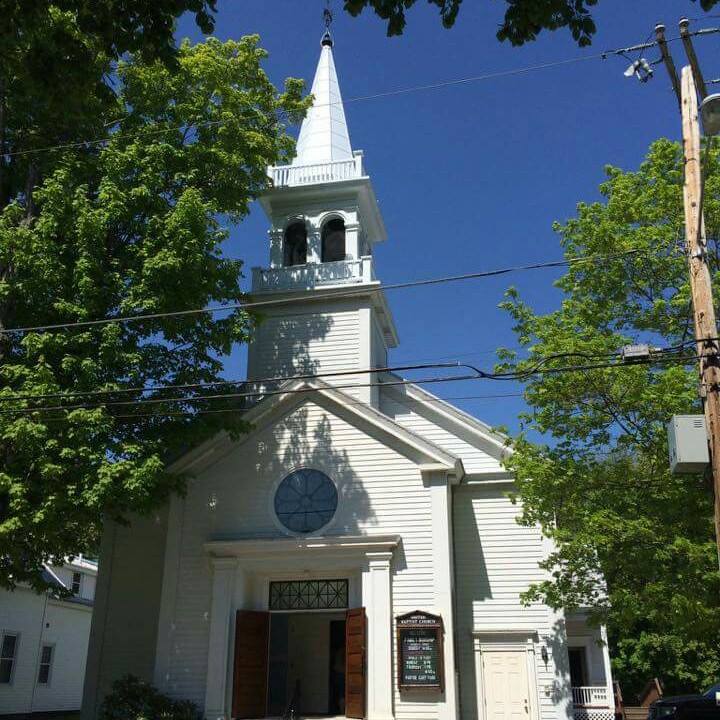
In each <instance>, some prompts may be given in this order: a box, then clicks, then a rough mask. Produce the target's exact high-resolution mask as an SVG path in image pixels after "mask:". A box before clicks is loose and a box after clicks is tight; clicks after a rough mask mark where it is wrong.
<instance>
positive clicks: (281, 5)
mask: <svg viewBox="0 0 720 720" xmlns="http://www.w3.org/2000/svg"><path fill="white" fill-rule="evenodd" d="M324 5H325V3H324V2H323V1H322V0H218V15H217V24H216V32H215V35H216V36H217V37H219V38H220V39H227V38H237V37H240V36H242V35H246V34H250V33H258V34H259V35H260V37H261V44H262V45H263V47H265V48H266V49H267V50H268V51H269V53H270V56H269V58H268V60H267V62H266V66H265V67H266V70H267V72H268V74H269V75H270V77H271V79H272V80H273V81H274V82H275V83H276V84H281V83H282V81H283V80H284V78H285V77H287V76H293V77H301V78H305V79H306V80H307V83H308V89H309V85H310V84H311V82H312V77H313V74H314V71H315V66H316V63H317V59H318V55H319V51H320V46H319V41H320V37H321V35H322V31H323V25H322V9H323V7H324ZM333 5H334V7H333V10H334V15H335V21H334V23H333V35H334V38H335V48H334V50H335V63H336V66H337V71H338V76H339V79H340V85H341V89H342V92H343V97H344V99H345V111H346V115H347V120H348V125H349V129H350V138H351V141H352V145H353V147H354V148H355V149H358V148H360V149H363V150H364V151H365V160H366V167H367V169H368V170H369V173H370V175H371V177H372V180H373V184H374V187H375V192H376V194H377V196H378V198H379V201H380V205H381V209H382V212H383V216H384V219H385V224H386V226H387V229H388V240H387V242H386V243H384V244H382V245H379V246H377V248H376V256H375V257H376V271H377V273H378V275H379V277H380V279H381V280H383V281H384V282H386V283H392V282H401V281H404V280H412V279H416V278H424V277H434V276H439V275H450V274H457V273H465V272H472V271H480V270H485V269H492V268H498V267H504V266H508V265H518V264H527V263H534V262H542V261H545V260H556V259H559V258H561V252H560V248H559V243H558V238H557V236H556V235H555V233H553V231H552V223H553V221H554V220H563V219H565V218H568V217H570V216H572V215H573V213H574V209H575V206H576V204H577V203H578V202H580V201H585V202H587V201H593V200H595V199H597V198H598V197H599V194H598V189H597V188H598V184H599V183H600V182H602V180H603V177H604V173H603V167H604V166H605V165H606V164H612V165H616V166H619V167H622V168H626V169H633V168H635V167H637V165H638V164H639V163H640V162H641V160H642V158H643V156H644V153H645V151H646V149H647V147H648V145H649V143H650V142H652V140H654V139H655V138H658V137H670V138H673V139H678V138H679V134H680V118H679V114H678V111H677V106H676V104H675V100H674V97H673V94H672V90H671V88H670V84H669V81H668V79H667V76H666V75H665V73H664V69H663V68H662V66H658V67H657V68H656V77H655V78H654V79H653V80H652V81H651V82H649V83H646V84H640V83H639V82H637V81H636V80H634V79H627V78H625V77H623V71H624V70H625V67H626V66H627V62H626V61H625V60H623V59H618V58H609V59H607V60H600V59H594V60H587V61H586V62H578V63H573V64H568V65H564V66H562V67H557V68H552V69H545V70H539V71H536V72H530V73H526V74H521V75H516V76H511V77H502V78H497V79H489V80H484V81H480V82H471V83H466V84H462V85H456V86H453V87H446V88H442V89H438V90H428V91H423V92H413V93H407V94H402V95H395V96H390V97H385V98H378V99H370V100H361V101H352V98H357V97H360V96H365V95H372V94H376V93H380V92H384V91H388V90H394V89H398V88H405V87H411V86H416V85H427V84H432V83H436V82H441V81H444V80H451V79H456V78H463V77H468V76H477V75H482V74H485V73H493V72H498V71H505V70H513V69H516V68H522V67H525V66H530V65H536V64H542V63H549V62H554V61H558V60H566V59H569V58H576V57H583V56H587V55H594V54H596V53H598V52H600V51H602V50H606V49H611V48H617V47H626V46H629V45H634V44H636V43H640V42H643V41H645V40H647V39H649V36H650V35H651V33H652V31H653V27H654V25H655V23H656V22H664V23H665V24H666V25H667V28H668V31H667V35H668V37H674V36H676V35H677V21H678V20H679V19H680V17H681V16H682V14H683V13H685V14H687V15H688V16H689V17H691V18H695V17H698V18H702V19H699V20H698V21H697V22H693V23H692V27H694V28H698V27H708V26H712V25H713V24H720V19H717V18H712V17H708V16H704V17H703V14H702V12H701V10H700V8H699V6H698V4H697V3H695V2H691V1H690V0H633V2H632V3H630V2H627V0H601V1H600V4H599V6H598V7H597V8H596V10H595V12H594V15H595V19H596V22H597V25H598V33H597V35H596V37H595V40H594V42H593V45H592V46H591V47H590V48H583V49H580V48H578V47H577V46H576V45H575V44H574V43H573V41H572V38H571V36H570V34H569V33H568V32H567V31H565V30H559V31H557V32H554V33H544V34H543V35H541V37H540V39H539V40H538V41H536V42H534V43H530V44H527V45H525V46H523V47H520V48H514V47H511V46H509V45H507V44H500V43H499V42H498V41H497V40H496V39H495V31H496V28H497V26H498V24H499V22H500V20H501V17H502V12H503V10H504V7H505V3H504V2H499V1H498V0H495V1H494V2H492V1H491V0H465V2H464V3H463V6H462V10H461V12H460V15H459V17H458V21H457V23H456V26H455V27H454V28H453V29H451V30H445V29H444V28H443V27H442V25H441V24H440V22H439V19H438V16H437V13H436V10H435V9H433V8H432V7H430V6H429V5H428V4H427V3H425V2H423V0H418V3H417V5H416V7H415V8H413V10H412V11H411V12H410V13H409V14H408V26H407V28H406V30H405V33H404V35H402V36H401V37H393V38H388V37H387V36H386V35H385V26H384V23H383V22H382V21H381V20H380V19H379V18H377V17H376V16H375V15H374V14H373V13H371V12H369V11H365V13H363V14H362V15H361V16H360V17H358V18H351V17H350V16H349V15H347V14H346V13H344V11H343V10H342V9H341V0H333ZM177 34H178V37H190V38H191V39H192V40H200V39H201V34H200V33H199V31H198V30H197V28H195V26H194V24H193V21H192V19H191V18H190V17H185V18H182V19H181V22H180V24H179V27H178V33H177ZM718 43H720V36H710V37H708V38H705V39H701V40H698V41H696V48H697V49H698V52H699V55H700V57H701V62H702V63H703V67H704V68H705V72H706V76H707V77H713V78H714V77H717V76H720V62H718V53H717V50H718ZM671 49H672V51H673V54H674V56H675V59H676V63H677V64H678V67H680V66H681V65H683V64H685V57H684V54H683V52H682V46H681V44H680V43H677V42H676V43H671ZM646 54H647V56H648V58H649V59H650V60H654V59H656V58H657V56H658V52H657V51H656V50H655V49H651V50H649V51H647V53H646ZM267 227H268V225H267V220H266V218H265V216H264V214H263V212H262V210H261V209H260V207H259V206H255V207H254V209H253V211H252V213H251V215H250V217H249V218H248V219H247V220H246V221H245V222H243V223H242V224H241V225H240V226H238V227H236V228H234V229H233V231H232V235H231V238H230V239H229V241H228V243H227V253H228V254H229V255H232V256H234V257H240V258H243V259H244V260H245V261H246V263H247V266H246V269H247V272H246V274H247V275H249V268H250V267H252V266H256V265H267V263H268V246H267V234H266V232H267ZM557 276H558V274H557V272H556V271H553V270H537V271H531V272H525V273H520V274H515V275H512V276H504V277H500V278H497V279H487V280H477V281H467V282H464V283H453V284H448V285H441V286H433V287H426V288H419V289H411V290H396V291H391V292H389V293H388V299H389V302H390V306H391V308H392V310H393V312H394V315H395V321H396V324H397V327H398V331H399V334H400V341H401V342H400V347H398V348H397V349H396V350H394V351H393V352H392V353H391V357H390V361H391V363H392V364H400V363H405V362H414V361H431V360H435V359H442V360H447V359H451V358H456V359H458V360H464V361H467V362H472V363H473V364H476V365H480V366H482V367H489V366H492V363H493V361H494V355H493V352H494V350H495V348H497V347H499V346H502V345H505V346H514V345H515V344H516V343H515V339H514V336H513V333H512V327H511V322H510V319H509V318H508V317H507V315H506V314H505V313H504V312H502V311H501V310H499V309H498V307H497V305H498V303H499V302H500V301H501V300H502V296H503V292H504V291H505V289H506V288H507V287H508V285H510V284H512V285H515V286H516V287H517V288H518V289H519V290H520V293H521V295H522V297H523V298H524V299H525V300H526V301H528V302H529V303H531V305H532V306H533V307H534V308H535V309H536V310H540V311H549V310H552V309H554V308H555V307H556V306H557V304H558V302H559V299H560V296H559V294H558V293H557V291H556V290H554V288H553V285H552V283H553V280H554V279H555V278H556V277H557ZM243 373H244V353H243V352H242V351H240V352H238V353H237V354H236V355H234V356H233V357H232V358H230V359H229V361H228V367H227V374H228V376H231V377H238V376H241V375H242V374H243ZM430 389H431V391H433V392H436V393H437V394H439V395H441V396H443V397H452V398H457V397H458V396H475V395H493V394H498V393H511V392H517V391H518V390H519V388H518V386H516V385H510V384H506V383H498V382H492V381H472V382H463V383H446V384H444V385H438V386H435V387H431V388H430ZM454 402H456V404H457V405H458V406H460V407H462V408H463V409H464V410H466V411H468V412H470V413H472V414H473V415H476V416H477V417H479V418H480V419H482V420H484V421H485V422H488V423H490V424H492V425H503V426H506V427H508V428H509V429H510V430H511V431H513V430H516V429H517V427H518V423H517V414H518V412H519V411H520V410H521V409H522V408H523V403H522V400H521V398H516V397H509V398H480V399H467V400H455V401H454Z"/></svg>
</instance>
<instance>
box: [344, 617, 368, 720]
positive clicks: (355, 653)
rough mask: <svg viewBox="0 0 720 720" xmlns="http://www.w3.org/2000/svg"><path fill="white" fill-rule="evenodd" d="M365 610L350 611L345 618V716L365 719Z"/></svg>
mask: <svg viewBox="0 0 720 720" xmlns="http://www.w3.org/2000/svg"><path fill="white" fill-rule="evenodd" d="M366 636H367V619H366V616H365V608H353V609H352V610H348V611H347V614H346V616H345V715H346V717H349V718H364V717H365V685H366V681H365V671H366V667H365V648H366Z"/></svg>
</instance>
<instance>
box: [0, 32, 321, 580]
mask: <svg viewBox="0 0 720 720" xmlns="http://www.w3.org/2000/svg"><path fill="white" fill-rule="evenodd" d="M264 57H265V52H264V51H263V50H262V49H260V48H259V47H258V38H257V37H247V38H243V39H242V40H240V41H238V42H226V43H221V42H220V41H218V40H216V39H212V38H211V39H209V40H208V41H207V42H205V43H202V44H199V45H196V46H190V45H189V44H184V45H183V46H182V47H181V48H180V49H179V50H178V52H177V54H176V57H175V59H174V61H173V62H172V63H171V64H170V65H168V64H167V63H164V62H161V61H160V60H152V59H149V58H146V57H144V56H143V55H142V54H136V55H131V56H129V57H128V58H127V59H126V60H123V61H121V62H120V63H119V64H118V66H117V69H116V79H115V81H114V83H115V86H114V92H113V94H112V98H111V99H112V102H108V101H107V98H106V97H103V98H102V100H101V101H100V102H98V106H97V107H95V106H94V105H93V103H94V102H95V100H94V99H91V100H90V101H88V103H89V105H88V104H86V105H85V107H83V108H82V109H81V110H78V118H79V120H78V121H79V122H80V121H82V120H84V121H86V122H85V124H86V126H91V125H95V126H96V127H98V132H100V131H101V129H100V122H99V120H102V119H105V118H112V122H111V123H110V125H109V126H108V127H105V128H104V137H105V138H106V140H105V141H104V142H101V143H91V144H87V145H85V144H83V145H81V146H75V145H72V146H70V147H64V148H59V149H53V150H46V151H42V152H37V153H35V152H33V153H28V154H27V155H26V156H25V155H19V156H17V157H19V158H25V160H24V163H25V166H24V168H23V169H24V171H25V175H26V178H27V177H28V172H30V168H32V167H33V164H34V168H35V169H34V171H32V181H31V182H30V183H29V184H28V183H27V182H26V183H21V182H20V179H19V178H20V177H21V172H20V168H19V166H18V165H15V168H14V171H13V173H14V174H13V176H12V178H13V179H12V182H10V181H8V182H7V184H6V186H5V187H6V192H8V193H9V196H8V198H7V202H6V203H5V206H4V208H2V210H1V211H0V271H1V272H2V274H1V277H0V280H1V281H0V321H2V324H3V326H4V327H5V328H8V327H14V328H17V327H23V326H37V325H45V324H52V323H73V322H77V321H83V320H90V319H95V318H106V317H113V316H127V315H133V314H140V313H142V314H147V313H164V312H173V311H182V310H185V309H193V308H200V307H204V306H206V305H212V304H216V303H233V302H239V301H241V300H242V293H241V290H240V286H239V278H240V277H241V275H240V270H241V265H240V263H239V262H238V261H234V260H228V259H223V258H222V257H221V252H220V245H221V243H222V241H223V240H224V239H225V237H226V235H227V230H226V225H227V223H230V222H237V221H239V220H241V219H242V218H243V217H244V216H245V215H246V214H247V212H248V207H249V203H250V201H251V200H252V199H253V198H254V197H256V196H257V195H258V194H259V193H260V192H261V191H262V190H264V189H265V188H266V186H267V182H268V181H267V176H266V167H267V166H268V165H270V164H275V163H281V162H285V161H288V160H289V158H290V157H291V154H292V152H293V147H294V145H293V141H292V139H291V138H290V136H289V135H287V134H286V132H285V122H286V121H293V122H295V121H297V120H298V119H299V118H300V116H301V115H302V113H303V112H304V109H305V108H306V106H307V100H303V99H302V98H301V93H302V83H301V82H300V81H297V80H288V81H286V86H285V90H284V91H283V92H278V91H277V90H276V89H275V87H274V86H273V85H272V83H271V82H270V81H269V79H268V78H267V76H266V75H265V73H264V71H263V70H262V67H261V63H262V60H263V58H264ZM87 75H88V81H89V82H91V84H92V83H97V82H98V78H97V74H96V73H95V66H92V67H91V68H89V69H88V72H87ZM76 87H79V85H78V86H76ZM75 99H76V98H74V97H72V96H71V97H70V98H68V101H69V112H70V114H72V113H73V112H74V110H76V109H77V106H76V105H74V102H75ZM12 102H20V99H18V97H17V96H13V98H12ZM20 117H22V115H20ZM45 123H46V121H45V120H43V126H45ZM8 127H10V125H8ZM86 129H87V128H86ZM12 132H13V133H14V132H15V127H14V126H13V131H12ZM90 137H92V135H90ZM26 187H29V188H30V191H29V192H26V190H25V188H26ZM221 219H222V223H224V224H221ZM252 323H253V321H252V318H251V317H250V316H248V315H247V314H246V313H245V312H243V311H241V310H234V311H231V312H225V313H221V314H201V315H178V316H173V317H159V318H154V319H147V320H142V321H137V322H124V323H111V324H103V325H98V326H90V327H83V328H78V329H73V328H69V329H64V330H60V331H48V332H42V331H39V332H27V333H9V334H5V335H3V336H2V343H0V457H2V464H1V465H0V584H4V585H9V586H12V585H13V584H14V583H16V582H19V581H21V580H25V581H29V582H32V583H35V584H37V582H38V581H39V575H38V573H37V571H38V569H39V567H40V564H41V563H42V561H43V560H46V559H53V560H62V558H63V556H65V555H68V554H74V553H77V552H83V551H86V552H87V551H88V549H92V548H93V547H94V544H95V542H96V540H97V538H98V532H99V529H100V524H101V521H102V519H103V518H104V517H110V518H113V519H123V518H125V517H127V516H128V515H129V514H130V513H135V512H147V511H149V510H150V509H152V508H153V507H156V506H157V504H158V503H159V502H161V501H162V500H163V499H164V498H165V497H166V496H167V494H168V493H169V492H170V491H173V490H179V489H181V487H182V478H178V477H173V476H170V475H168V473H167V472H166V470H165V463H164V459H165V458H166V457H167V456H168V455H172V453H173V452H177V451H178V450H179V449H181V448H183V447H185V446H187V445H188V444H190V443H191V442H192V443H197V442H199V441H201V440H202V439H203V438H205V437H207V436H208V435H209V434H212V433H214V432H217V431H218V430H219V429H220V428H224V429H226V430H228V431H230V432H237V431H239V430H241V429H242V425H241V424H240V422H239V421H238V420H237V413H221V412H217V413H216V412H213V413H207V414H202V413H196V412H195V411H196V410H203V409H209V401H197V402H190V401H185V402H172V403H169V402H168V403H157V404H154V405H146V406H142V407H140V406H137V405H133V404H132V402H133V401H134V400H137V399H139V398H140V397H143V398H145V399H149V398H155V399H158V400H160V399H163V398H167V397H170V396H174V395H177V394H178V393H177V392H172V391H171V390H163V389H156V390H154V391H150V392H140V391H136V390H132V389H133V388H141V387H148V386H150V387H153V386H160V385H170V386H177V385H187V384H196V383H212V382H214V381H216V380H217V379H218V378H219V377H220V374H221V370H222V362H221V358H222V356H223V355H226V354H227V353H228V352H229V351H230V350H231V347H232V345H233V344H234V343H238V342H242V341H244V340H245V339H246V338H247V336H248V332H249V330H250V329H251V327H252ZM229 389H230V390H232V386H231V387H230V388H229ZM105 390H112V391H120V392H112V393H110V394H108V395H101V396H78V395H77V393H79V392H83V391H105ZM223 390H224V391H225V392H228V388H227V387H226V388H223ZM213 392H218V390H217V389H215V390H214V389H213V388H212V387H204V388H199V389H194V390H183V392H182V393H180V394H181V395H183V396H188V395H200V396H207V395H211V394H213ZM28 396H31V397H28ZM38 396H43V397H38ZM118 403H119V404H118ZM122 403H129V404H122ZM59 406H60V407H61V408H62V409H48V408H58V407H59ZM222 407H223V405H222V403H219V402H215V403H214V404H213V405H212V409H213V410H219V409H222ZM41 408H42V409H41ZM28 410H30V411H28Z"/></svg>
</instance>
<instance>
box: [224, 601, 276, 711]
mask: <svg viewBox="0 0 720 720" xmlns="http://www.w3.org/2000/svg"><path fill="white" fill-rule="evenodd" d="M269 636H270V613H268V612H260V611H256V610H238V611H237V615H236V618H235V661H234V665H233V703H232V715H233V717H234V718H261V717H265V714H266V707H267V674H268V641H269Z"/></svg>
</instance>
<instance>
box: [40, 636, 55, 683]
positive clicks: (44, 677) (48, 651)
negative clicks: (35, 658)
mask: <svg viewBox="0 0 720 720" xmlns="http://www.w3.org/2000/svg"><path fill="white" fill-rule="evenodd" d="M54 655H55V648H54V647H53V646H52V645H43V646H42V650H41V651H40V668H39V669H38V685H48V684H49V683H50V669H51V668H52V661H53V656H54Z"/></svg>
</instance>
